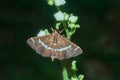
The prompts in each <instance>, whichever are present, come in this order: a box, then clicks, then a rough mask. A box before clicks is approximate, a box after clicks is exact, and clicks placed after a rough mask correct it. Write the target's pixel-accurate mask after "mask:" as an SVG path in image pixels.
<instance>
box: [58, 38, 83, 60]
mask: <svg viewBox="0 0 120 80" xmlns="http://www.w3.org/2000/svg"><path fill="white" fill-rule="evenodd" d="M58 39H59V40H58V46H59V49H63V51H61V53H60V55H61V56H59V59H63V58H66V59H67V58H71V57H75V56H77V55H79V54H81V53H82V52H83V51H82V49H81V48H80V47H79V46H77V45H76V44H74V43H73V42H71V41H69V40H67V39H66V38H65V37H63V36H59V37H58ZM70 46H71V47H70ZM67 47H70V48H68V49H67ZM65 48H66V50H65ZM63 55H64V56H63Z"/></svg>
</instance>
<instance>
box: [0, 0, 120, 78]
mask: <svg viewBox="0 0 120 80" xmlns="http://www.w3.org/2000/svg"><path fill="white" fill-rule="evenodd" d="M66 6H67V8H64V7H62V8H63V10H64V11H66V12H68V13H69V12H73V13H75V14H76V15H78V16H79V23H80V25H81V28H80V29H79V30H77V32H76V33H75V35H74V36H73V37H72V41H73V42H75V43H77V44H78V45H79V46H80V47H81V48H82V49H83V50H84V53H83V54H82V55H80V56H78V57H77V58H72V59H76V60H77V67H78V74H80V73H82V74H85V79H84V80H120V43H119V42H120V9H119V8H120V1H119V0H67V4H66ZM66 6H65V7H66ZM54 12H55V10H54V8H50V7H49V6H48V5H47V3H46V0H1V1H0V80H48V79H49V80H61V66H60V62H59V61H58V60H55V61H54V62H51V60H50V58H43V57H41V56H40V55H38V54H36V53H35V52H34V51H33V50H32V49H31V48H30V47H29V46H28V45H27V44H26V40H27V39H28V38H30V37H32V36H36V34H37V33H38V32H39V30H40V29H45V28H48V29H50V27H53V26H54V25H55V24H54V23H55V20H54V18H53V17H52V16H53V15H51V14H53V13H54ZM70 61H71V60H70ZM68 65H69V64H68Z"/></svg>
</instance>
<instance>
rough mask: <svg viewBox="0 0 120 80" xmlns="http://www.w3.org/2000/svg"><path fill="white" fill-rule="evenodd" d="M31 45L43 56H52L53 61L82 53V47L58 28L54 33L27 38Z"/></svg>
mask: <svg viewBox="0 0 120 80" xmlns="http://www.w3.org/2000/svg"><path fill="white" fill-rule="evenodd" d="M27 43H28V44H29V46H30V47H31V48H32V49H34V50H35V51H36V52H37V53H38V54H40V55H42V56H43V57H51V59H52V61H53V60H54V59H55V58H56V59H59V60H62V59H68V58H71V57H75V56H77V55H79V54H81V53H82V52H83V51H82V49H81V48H80V47H79V46H77V45H76V44H74V43H73V42H71V41H69V40H67V39H66V38H65V37H64V36H61V35H60V34H59V33H58V32H57V31H56V30H53V32H52V34H49V35H45V36H38V37H31V38H29V39H28V40H27Z"/></svg>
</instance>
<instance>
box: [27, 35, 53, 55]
mask: <svg viewBox="0 0 120 80" xmlns="http://www.w3.org/2000/svg"><path fill="white" fill-rule="evenodd" d="M39 40H41V42H42V43H43V44H44V45H48V46H49V45H50V44H51V43H50V40H51V37H50V35H45V36H40V37H32V38H29V39H28V40H27V43H28V44H29V46H30V47H31V48H32V49H34V50H35V51H36V52H37V53H38V54H40V55H42V56H44V57H49V56H50V55H51V54H50V53H51V52H50V51H49V50H47V49H46V48H45V47H44V46H43V44H41V43H40V41H39Z"/></svg>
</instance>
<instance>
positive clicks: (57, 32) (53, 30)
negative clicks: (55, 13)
mask: <svg viewBox="0 0 120 80" xmlns="http://www.w3.org/2000/svg"><path fill="white" fill-rule="evenodd" d="M51 30H52V33H54V34H61V33H62V32H63V31H64V29H62V30H61V31H59V30H55V29H53V28H51Z"/></svg>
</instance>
